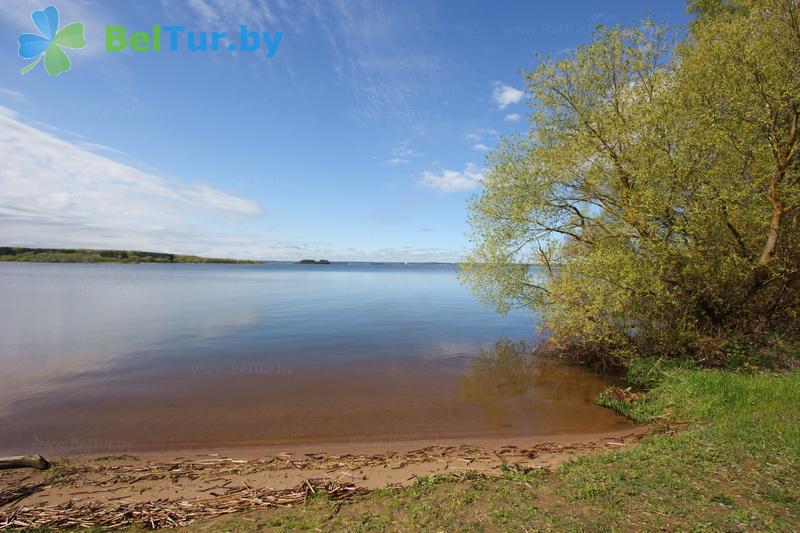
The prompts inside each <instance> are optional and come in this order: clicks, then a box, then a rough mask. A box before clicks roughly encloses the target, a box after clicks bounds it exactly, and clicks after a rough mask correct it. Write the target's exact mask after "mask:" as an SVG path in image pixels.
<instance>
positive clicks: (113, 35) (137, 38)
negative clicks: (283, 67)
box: [106, 24, 283, 57]
mask: <svg viewBox="0 0 800 533" xmlns="http://www.w3.org/2000/svg"><path fill="white" fill-rule="evenodd" d="M235 36H236V37H235V38H233V39H231V38H229V37H228V33H227V32H224V31H210V32H209V31H196V30H193V31H187V30H186V26H161V25H160V24H155V25H153V28H152V31H151V32H146V31H136V32H133V33H130V32H129V31H128V30H127V28H125V27H124V26H106V50H107V51H109V52H119V51H122V50H126V49H128V48H130V49H131V50H133V51H134V52H160V51H162V50H168V51H170V52H178V51H180V50H182V49H185V50H188V51H189V52H216V51H219V50H226V51H228V52H236V51H240V52H256V51H258V50H261V49H263V50H264V53H265V55H266V56H267V57H273V56H274V55H275V53H276V52H277V51H278V45H279V44H280V42H281V38H282V37H283V32H280V31H279V32H275V33H270V32H256V31H250V30H249V29H248V27H247V25H244V24H242V25H241V26H239V31H238V32H236V33H235ZM162 43H163V44H164V45H165V48H162Z"/></svg>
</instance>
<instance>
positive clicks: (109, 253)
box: [0, 246, 264, 264]
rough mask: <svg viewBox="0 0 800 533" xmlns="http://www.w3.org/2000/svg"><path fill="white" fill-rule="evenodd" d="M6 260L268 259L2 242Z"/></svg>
mask: <svg viewBox="0 0 800 533" xmlns="http://www.w3.org/2000/svg"><path fill="white" fill-rule="evenodd" d="M2 261H5V262H15V263H161V264H170V263H227V264H261V263H264V261H257V260H251V259H226V258H218V257H201V256H198V255H183V254H170V253H162V252H144V251H139V250H95V249H91V248H24V247H17V246H0V262H2Z"/></svg>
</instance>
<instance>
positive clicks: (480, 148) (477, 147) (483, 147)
mask: <svg viewBox="0 0 800 533" xmlns="http://www.w3.org/2000/svg"><path fill="white" fill-rule="evenodd" d="M472 149H473V150H476V151H478V152H486V151H487V150H489V147H488V146H486V145H485V144H481V143H478V144H476V145H473V147H472Z"/></svg>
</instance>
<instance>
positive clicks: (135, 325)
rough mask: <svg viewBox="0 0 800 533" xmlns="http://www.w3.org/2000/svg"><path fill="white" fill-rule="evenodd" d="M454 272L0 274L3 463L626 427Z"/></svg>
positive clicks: (26, 270) (184, 269) (10, 268)
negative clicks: (8, 456) (41, 457)
mask: <svg viewBox="0 0 800 533" xmlns="http://www.w3.org/2000/svg"><path fill="white" fill-rule="evenodd" d="M456 273H457V268H456V267H455V266H454V265H402V264H401V265H398V264H392V265H386V264H379V265H372V264H368V265H365V264H353V265H349V264H333V265H328V266H325V267H319V266H316V265H311V266H302V265H291V264H267V265H34V264H0V298H2V301H3V304H4V306H5V307H4V308H5V309H7V310H13V312H7V313H5V314H4V316H3V320H2V321H0V454H5V453H33V452H39V453H50V454H53V453H59V454H78V453H83V452H112V453H113V452H115V451H116V452H123V451H130V450H146V449H152V450H158V449H162V450H167V449H175V448H182V447H192V448H196V449H201V448H208V447H226V446H231V447H236V446H258V445H260V446H264V445H273V444H274V445H283V444H294V445H301V444H314V445H317V444H322V443H351V444H353V445H354V444H355V443H361V444H363V443H368V442H387V441H393V442H397V441H426V442H432V441H444V440H450V441H452V440H453V439H456V440H458V439H463V440H465V441H468V440H472V441H474V440H475V439H512V438H519V437H542V436H555V435H567V434H572V435H578V434H580V435H586V434H597V433H603V432H608V431H614V430H619V429H624V428H627V427H629V426H630V425H629V423H628V422H626V421H625V420H624V419H622V418H621V417H619V416H617V415H615V414H613V413H612V412H611V411H609V410H606V409H602V408H600V407H598V406H597V405H595V404H594V397H595V396H596V394H597V393H598V392H599V391H600V390H602V388H603V387H605V386H606V385H607V384H608V383H609V381H608V380H607V379H605V378H602V377H600V376H597V375H595V374H592V373H590V372H588V371H586V370H585V369H583V368H579V367H575V366H570V365H568V364H565V363H563V362H557V361H552V360H549V359H546V358H537V357H532V356H531V355H530V353H529V351H530V350H529V348H528V347H525V346H523V345H521V344H516V343H511V342H508V341H501V340H499V339H512V340H514V341H521V340H524V341H526V342H527V343H528V344H529V345H535V344H537V343H538V342H541V341H542V340H543V337H541V336H538V335H537V334H536V333H535V330H534V327H533V325H534V318H535V317H533V316H531V314H530V313H526V312H523V311H513V312H511V313H509V314H508V315H502V316H501V315H497V314H495V313H494V312H492V311H490V310H486V309H484V308H482V307H481V306H480V304H479V303H478V302H477V301H476V300H475V298H474V297H473V296H472V295H471V294H470V293H469V292H468V291H467V290H466V289H465V288H464V287H463V286H462V285H460V284H459V282H458V280H457V277H456Z"/></svg>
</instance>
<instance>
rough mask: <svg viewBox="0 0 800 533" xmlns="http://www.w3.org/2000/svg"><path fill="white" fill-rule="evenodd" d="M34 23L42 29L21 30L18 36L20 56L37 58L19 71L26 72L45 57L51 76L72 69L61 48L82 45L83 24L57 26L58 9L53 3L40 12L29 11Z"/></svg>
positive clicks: (80, 46) (46, 66)
mask: <svg viewBox="0 0 800 533" xmlns="http://www.w3.org/2000/svg"><path fill="white" fill-rule="evenodd" d="M31 18H32V19H33V23H34V24H35V25H36V27H37V28H39V31H41V32H42V35H37V34H35V33H23V34H22V35H20V36H19V55H20V57H23V58H25V59H33V58H34V57H35V58H36V61H34V62H33V63H31V64H30V65H28V66H27V67H25V68H23V69H22V70H21V71H20V74H22V75H25V74H27V73H28V72H30V71H31V70H33V67H35V66H36V65H38V64H39V62H40V61H41V60H42V58H44V69H45V70H46V71H47V73H48V74H49V75H51V76H58V75H59V74H61V73H62V72H66V71H68V70H69V69H70V68H71V66H72V65H71V64H70V62H69V57H67V54H66V53H65V52H64V50H62V49H61V47H62V46H63V47H65V48H83V47H84V46H86V39H84V37H83V32H84V27H83V24H81V23H80V22H73V23H72V24H67V25H66V26H64V27H63V28H61V30H60V31H59V29H58V9H56V6H47V7H46V8H44V9H42V10H41V11H34V12H33V13H31Z"/></svg>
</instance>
